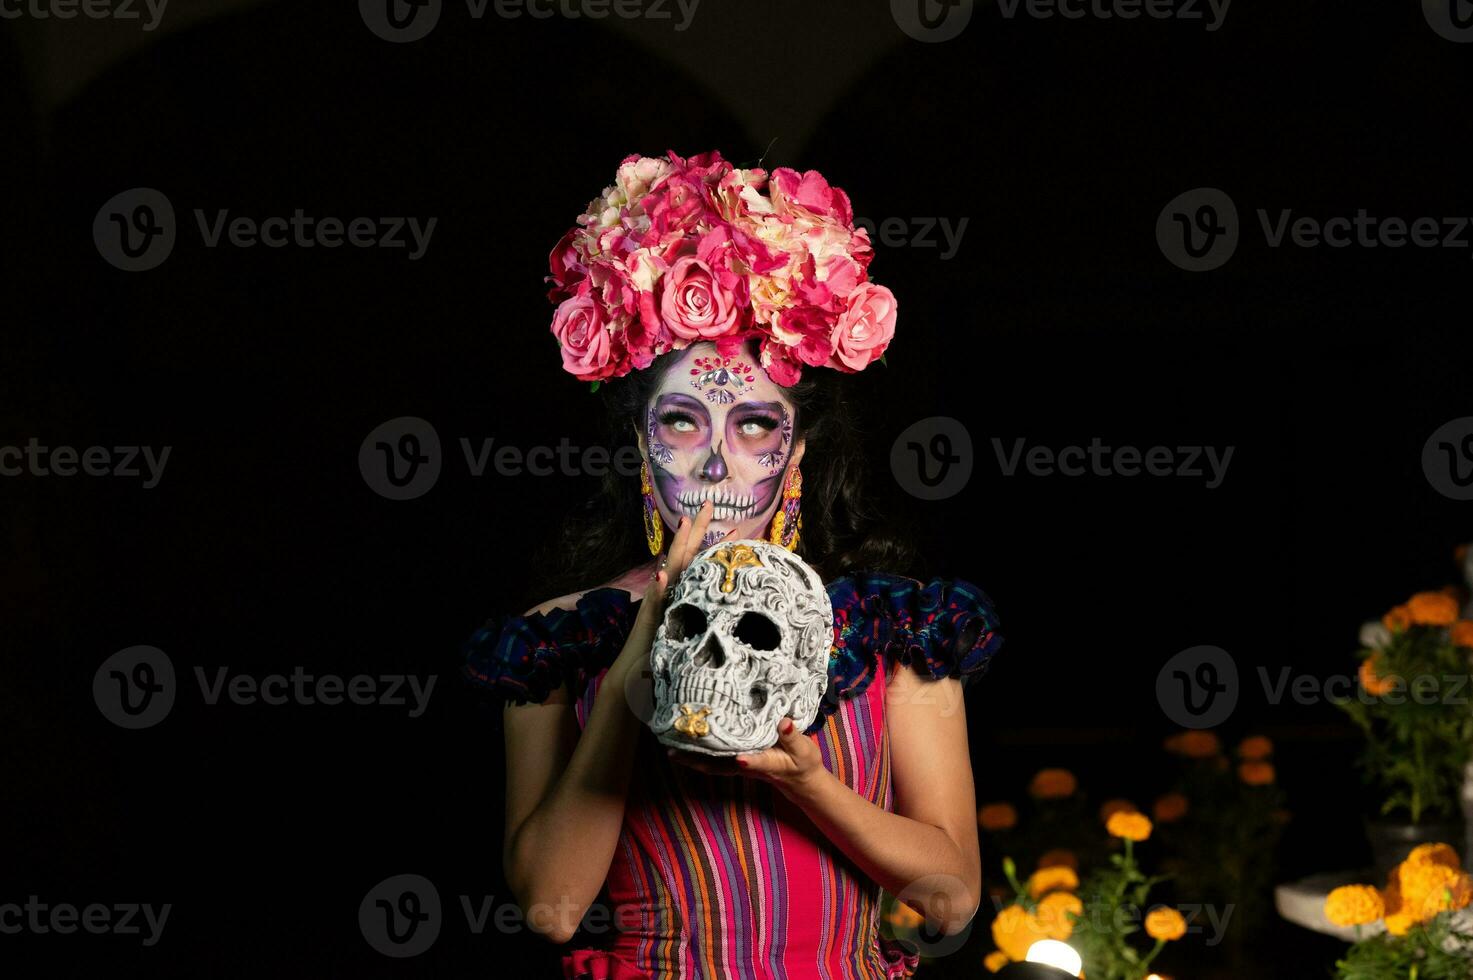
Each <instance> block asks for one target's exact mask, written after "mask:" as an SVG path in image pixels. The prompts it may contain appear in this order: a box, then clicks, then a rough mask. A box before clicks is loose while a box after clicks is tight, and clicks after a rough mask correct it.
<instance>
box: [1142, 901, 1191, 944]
mask: <svg viewBox="0 0 1473 980" xmlns="http://www.w3.org/2000/svg"><path fill="white" fill-rule="evenodd" d="M1186 934H1187V920H1186V919H1184V918H1182V914H1181V913H1180V912H1178V911H1177V910H1176V909H1173V908H1168V907H1167V906H1164V905H1163V906H1161V907H1160V908H1156V909H1152V910H1151V911H1150V912H1148V913H1146V935H1148V936H1150V937H1151V938H1152V939H1164V940H1165V941H1166V942H1175V941H1176V940H1178V939H1180V938H1181V937H1182V936H1185V935H1186Z"/></svg>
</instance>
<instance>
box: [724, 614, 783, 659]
mask: <svg viewBox="0 0 1473 980" xmlns="http://www.w3.org/2000/svg"><path fill="white" fill-rule="evenodd" d="M734 632H735V633H736V638H737V639H738V640H741V641H742V642H743V643H745V644H746V645H747V646H749V647H751V648H752V649H753V650H776V649H777V648H778V646H779V645H781V643H782V633H781V632H779V631H778V628H777V624H776V623H774V622H773V621H772V620H770V619H768V618H767V617H766V616H764V615H762V614H761V613H757V612H749V613H743V614H742V618H741V619H739V620H737V624H736V630H735V631H734Z"/></svg>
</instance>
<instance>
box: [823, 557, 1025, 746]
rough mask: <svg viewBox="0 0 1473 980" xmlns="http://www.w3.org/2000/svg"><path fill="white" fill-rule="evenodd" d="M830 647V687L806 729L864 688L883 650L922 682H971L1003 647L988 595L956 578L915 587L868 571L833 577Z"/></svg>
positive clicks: (910, 581)
mask: <svg viewBox="0 0 1473 980" xmlns="http://www.w3.org/2000/svg"><path fill="white" fill-rule="evenodd" d="M828 592H829V599H830V601H831V602H832V603H833V606H834V650H833V653H832V654H831V655H830V659H829V689H828V693H827V694H826V695H825V697H824V700H823V706H822V708H821V712H820V715H819V717H818V718H817V719H815V720H814V723H813V725H812V726H810V727H809V729H808V731H809V732H814V731H817V730H818V729H819V728H820V727H822V724H823V721H824V718H826V717H827V716H828V715H830V714H833V712H835V711H837V710H838V707H839V705H838V702H839V701H843V700H848V699H849V698H852V697H856V696H857V695H859V694H860V693H862V692H863V691H864V690H865V689H866V688H867V687H869V684H870V681H871V680H873V679H874V676H875V666H876V663H877V660H878V658H879V657H880V656H881V655H882V654H883V655H886V656H889V657H890V658H891V660H890V661H889V662H888V664H887V666H889V667H890V668H891V669H895V667H896V665H901V666H905V667H908V668H910V669H912V670H914V671H915V672H916V673H918V674H920V676H921V677H923V678H925V679H927V680H939V679H940V678H943V677H958V678H962V679H963V680H964V681H970V680H972V679H974V678H977V677H980V676H981V675H982V673H983V672H984V671H985V670H986V669H987V663H988V661H989V660H990V659H991V658H992V655H993V654H994V653H996V652H997V649H998V647H999V646H1001V645H1002V635H1001V634H1000V633H999V632H998V621H997V612H996V610H994V609H993V606H992V600H991V599H989V598H988V597H987V594H986V593H985V592H983V591H982V590H981V589H979V588H977V587H976V586H975V585H973V584H971V583H970V582H965V581H962V580H960V579H956V580H952V581H947V580H945V579H932V580H931V582H930V583H929V584H924V585H923V584H921V583H920V582H917V581H915V580H914V579H908V578H904V577H901V576H898V575H884V574H879V573H869V574H863V575H854V576H845V577H843V578H840V579H835V580H834V581H833V582H832V583H830V584H829V586H828Z"/></svg>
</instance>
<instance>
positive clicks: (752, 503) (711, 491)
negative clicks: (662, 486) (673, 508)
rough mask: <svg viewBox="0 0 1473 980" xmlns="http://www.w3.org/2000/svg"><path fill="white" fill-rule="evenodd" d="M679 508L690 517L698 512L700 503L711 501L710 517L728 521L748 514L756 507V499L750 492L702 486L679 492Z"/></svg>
mask: <svg viewBox="0 0 1473 980" xmlns="http://www.w3.org/2000/svg"><path fill="white" fill-rule="evenodd" d="M678 499H679V500H680V508H681V510H683V511H685V512H686V514H688V515H689V516H691V517H695V516H696V514H698V513H699V512H700V509H701V505H702V504H704V503H705V502H706V501H708V500H709V501H711V503H712V504H714V505H715V506H714V507H713V509H712V513H711V519H712V520H715V521H729V520H735V519H738V518H742V517H747V516H749V515H750V514H751V513H752V511H753V510H754V509H755V508H756V503H757V502H756V499H755V498H754V497H753V496H752V495H751V494H742V493H736V492H734V491H732V490H729V489H725V488H722V487H703V488H701V489H699V490H687V491H685V492H684V493H682V494H680V496H679V498H678Z"/></svg>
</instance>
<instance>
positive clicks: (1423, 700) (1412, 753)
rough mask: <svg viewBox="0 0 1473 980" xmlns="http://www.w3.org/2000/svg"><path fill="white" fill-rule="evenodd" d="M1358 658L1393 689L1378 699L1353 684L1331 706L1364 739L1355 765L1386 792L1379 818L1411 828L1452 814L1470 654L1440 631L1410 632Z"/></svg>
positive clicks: (1468, 741)
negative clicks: (1399, 817)
mask: <svg viewBox="0 0 1473 980" xmlns="http://www.w3.org/2000/svg"><path fill="white" fill-rule="evenodd" d="M1360 656H1361V659H1362V660H1366V659H1369V658H1370V657H1373V656H1374V657H1377V658H1378V659H1377V661H1376V666H1375V673H1376V675H1377V676H1379V677H1381V678H1385V679H1387V680H1390V681H1392V682H1393V683H1394V685H1395V686H1394V688H1393V689H1392V690H1391V691H1388V692H1387V693H1385V694H1382V695H1380V696H1374V695H1371V694H1369V693H1368V692H1366V690H1365V689H1364V687H1362V686H1357V688H1356V693H1355V694H1354V695H1351V696H1350V697H1348V698H1344V699H1340V700H1337V701H1336V704H1337V705H1338V706H1339V707H1340V708H1341V709H1342V710H1343V711H1344V712H1345V713H1346V714H1347V715H1349V716H1350V718H1351V719H1352V720H1353V721H1354V722H1355V723H1356V725H1358V726H1359V727H1360V729H1361V731H1362V732H1363V733H1364V734H1365V736H1366V749H1365V753H1364V755H1363V756H1362V759H1361V766H1362V768H1363V770H1364V771H1365V774H1366V778H1367V780H1368V781H1369V782H1371V783H1373V784H1374V785H1376V786H1377V787H1378V788H1379V789H1380V790H1381V792H1383V793H1384V794H1385V799H1384V802H1383V805H1382V807H1381V814H1382V815H1383V816H1385V815H1388V814H1391V813H1394V812H1399V813H1405V814H1407V815H1408V816H1409V817H1410V818H1411V822H1412V823H1421V822H1423V820H1424V819H1434V820H1435V819H1438V818H1446V817H1452V816H1454V815H1455V814H1457V813H1458V806H1459V805H1458V794H1459V791H1460V789H1461V787H1462V781H1463V770H1464V767H1465V766H1466V765H1467V764H1468V760H1469V757H1470V750H1473V711H1470V710H1469V703H1470V700H1473V690H1470V687H1473V685H1470V681H1469V662H1468V651H1467V650H1465V649H1462V648H1460V647H1457V646H1454V645H1453V644H1452V642H1451V641H1450V640H1449V639H1448V631H1447V630H1446V629H1444V628H1442V627H1436V626H1410V627H1408V628H1406V629H1404V630H1399V631H1396V632H1394V633H1393V634H1392V635H1391V639H1390V640H1389V642H1387V644H1386V645H1385V648H1384V649H1382V650H1380V651H1376V650H1370V649H1365V650H1361V651H1360Z"/></svg>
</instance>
